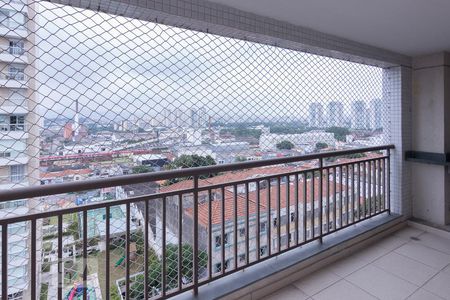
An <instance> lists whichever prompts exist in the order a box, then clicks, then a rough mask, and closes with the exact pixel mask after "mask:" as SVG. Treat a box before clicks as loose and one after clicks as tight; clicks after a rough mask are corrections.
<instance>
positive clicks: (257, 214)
mask: <svg viewBox="0 0 450 300" xmlns="http://www.w3.org/2000/svg"><path fill="white" fill-rule="evenodd" d="M259 188H260V186H259V180H256V228H255V232H256V260H257V261H259V259H260V258H261V253H260V252H261V251H260V249H261V240H260V230H261V228H260V226H261V221H260V212H259V206H260V201H261V199H260V194H259V193H260V191H259ZM266 229H267V226H266Z"/></svg>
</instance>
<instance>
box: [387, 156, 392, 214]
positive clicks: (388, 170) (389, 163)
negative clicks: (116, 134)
mask: <svg viewBox="0 0 450 300" xmlns="http://www.w3.org/2000/svg"><path fill="white" fill-rule="evenodd" d="M386 176H387V206H388V207H387V209H388V214H389V215H390V214H391V149H389V148H388V149H387V171H386Z"/></svg>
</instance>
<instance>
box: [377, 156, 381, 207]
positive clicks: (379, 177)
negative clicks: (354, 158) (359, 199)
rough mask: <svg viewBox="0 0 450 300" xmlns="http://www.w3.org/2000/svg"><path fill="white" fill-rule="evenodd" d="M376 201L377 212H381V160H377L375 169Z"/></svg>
mask: <svg viewBox="0 0 450 300" xmlns="http://www.w3.org/2000/svg"><path fill="white" fill-rule="evenodd" d="M377 178H378V180H377V194H378V195H377V198H376V199H377V201H378V211H381V160H378V167H377Z"/></svg>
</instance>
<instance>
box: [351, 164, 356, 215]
mask: <svg viewBox="0 0 450 300" xmlns="http://www.w3.org/2000/svg"><path fill="white" fill-rule="evenodd" d="M351 168H352V173H351V174H352V205H351V212H352V223H354V222H355V165H354V164H352V165H351Z"/></svg>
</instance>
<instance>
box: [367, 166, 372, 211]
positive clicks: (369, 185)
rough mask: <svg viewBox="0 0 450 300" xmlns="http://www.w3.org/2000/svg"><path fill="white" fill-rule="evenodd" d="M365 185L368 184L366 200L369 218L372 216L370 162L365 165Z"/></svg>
mask: <svg viewBox="0 0 450 300" xmlns="http://www.w3.org/2000/svg"><path fill="white" fill-rule="evenodd" d="M367 183H368V188H367V191H368V195H367V196H368V198H369V217H370V216H371V215H372V162H370V161H368V165H367Z"/></svg>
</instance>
